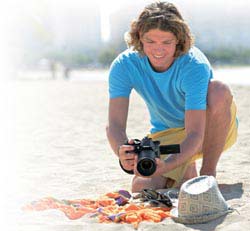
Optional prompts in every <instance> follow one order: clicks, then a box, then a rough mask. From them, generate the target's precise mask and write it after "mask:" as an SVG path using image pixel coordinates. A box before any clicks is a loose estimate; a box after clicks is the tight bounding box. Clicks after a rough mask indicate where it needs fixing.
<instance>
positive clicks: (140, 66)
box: [107, 2, 237, 192]
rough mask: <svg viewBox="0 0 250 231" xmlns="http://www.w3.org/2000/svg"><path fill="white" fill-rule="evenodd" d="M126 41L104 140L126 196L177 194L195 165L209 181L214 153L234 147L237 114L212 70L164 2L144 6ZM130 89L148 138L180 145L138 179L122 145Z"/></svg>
mask: <svg viewBox="0 0 250 231" xmlns="http://www.w3.org/2000/svg"><path fill="white" fill-rule="evenodd" d="M126 41H127V44H128V46H129V47H130V49H128V50H126V51H125V52H123V53H121V54H120V55H119V56H118V57H117V58H116V59H115V60H114V62H113V63H112V66H111V69H110V78H109V93H110V102H109V124H108V126H107V137H108V140H109V142H110V145H111V147H112V149H113V151H114V152H115V154H116V155H117V156H118V158H119V161H120V164H121V167H122V168H123V169H124V170H125V171H127V172H129V171H132V170H133V172H134V174H135V176H134V178H133V181H132V192H139V191H141V190H142V189H144V188H152V189H159V188H166V187H170V186H174V187H178V186H180V185H181V184H182V183H183V182H184V181H186V180H188V179H190V178H193V177H196V176H197V171H196V165H195V160H196V159H197V158H198V157H202V158H203V161H202V166H201V169H200V175H212V176H216V166H217V163H218V160H219V158H220V155H221V153H222V152H223V150H225V149H226V148H228V147H230V146H231V145H232V144H233V143H234V142H235V140H236V136H237V123H236V107H235V104H234V103H233V100H232V95H231V92H230V90H229V88H228V87H227V86H226V85H225V84H223V83H221V82H219V81H212V78H213V72H212V68H211V66H210V64H209V62H208V60H207V59H206V57H205V55H204V54H203V53H202V52H201V51H200V50H199V49H198V48H196V47H194V46H193V38H192V35H191V33H190V30H189V27H188V25H187V24H186V22H185V21H184V20H183V18H182V16H181V14H180V12H179V11H178V9H177V8H176V7H175V6H174V5H173V4H171V3H167V2H157V3H152V4H150V5H148V6H146V7H145V9H144V10H143V11H142V12H141V14H140V15H139V17H138V18H137V19H136V20H135V21H134V22H133V23H132V24H131V28H130V31H129V33H128V34H127V40H126ZM132 89H135V90H136V91H137V92H138V94H140V95H141V97H142V98H143V100H144V101H145V103H146V105H147V107H148V110H149V114H150V122H151V125H152V129H151V134H150V135H149V137H151V138H152V139H154V140H160V142H161V144H171V143H177V142H178V143H180V153H179V154H177V155H174V154H172V155H168V156H167V157H166V156H164V157H161V159H158V158H157V160H156V163H157V169H156V172H155V173H154V174H153V175H152V176H150V177H144V176H141V175H140V174H139V173H138V172H137V170H136V163H137V155H136V154H135V153H133V149H134V147H133V145H128V144H124V141H125V140H127V139H128V137H127V134H126V123H127V115H128V106H129V95H130V92H131V90H132ZM129 144H133V140H132V139H130V140H129Z"/></svg>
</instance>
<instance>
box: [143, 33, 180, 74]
mask: <svg viewBox="0 0 250 231" xmlns="http://www.w3.org/2000/svg"><path fill="white" fill-rule="evenodd" d="M140 39H141V42H142V44H143V51H144V53H145V55H146V56H147V57H148V58H149V61H150V64H151V66H152V67H153V68H154V70H155V71H158V72H163V71H166V70H167V69H168V68H169V67H170V66H171V64H172V63H173V61H174V54H175V51H176V45H177V43H178V41H177V39H176V37H175V35H174V34H173V33H171V32H168V31H162V30H159V29H152V30H149V31H148V32H146V33H144V34H143V35H142V36H141V38H140Z"/></svg>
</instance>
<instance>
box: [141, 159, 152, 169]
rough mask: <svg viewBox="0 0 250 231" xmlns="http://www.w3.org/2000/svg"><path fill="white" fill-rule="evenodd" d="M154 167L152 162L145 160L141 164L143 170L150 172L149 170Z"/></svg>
mask: <svg viewBox="0 0 250 231" xmlns="http://www.w3.org/2000/svg"><path fill="white" fill-rule="evenodd" d="M152 167H153V164H152V161H151V160H144V161H142V163H141V168H142V169H143V170H149V169H152Z"/></svg>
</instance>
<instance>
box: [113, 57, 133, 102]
mask: <svg viewBox="0 0 250 231" xmlns="http://www.w3.org/2000/svg"><path fill="white" fill-rule="evenodd" d="M124 65H125V64H124V63H123V62H122V60H120V59H119V57H118V58H117V59H116V60H114V62H113V63H112V65H111V67H110V72H109V97H110V98H117V97H126V98H128V97H129V95H130V93H131V90H132V85H131V81H130V76H129V72H128V70H127V68H124Z"/></svg>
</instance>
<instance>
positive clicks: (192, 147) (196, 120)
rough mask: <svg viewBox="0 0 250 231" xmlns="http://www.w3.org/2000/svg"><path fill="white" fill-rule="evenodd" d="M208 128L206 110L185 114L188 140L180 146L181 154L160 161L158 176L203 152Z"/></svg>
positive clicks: (190, 111) (191, 111)
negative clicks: (206, 128)
mask: <svg viewBox="0 0 250 231" xmlns="http://www.w3.org/2000/svg"><path fill="white" fill-rule="evenodd" d="M205 127H206V111H205V110H188V111H186V113H185V130H186V134H187V136H186V138H185V139H184V140H183V142H182V143H181V145H180V150H181V152H180V154H177V155H175V154H174V155H170V156H169V157H168V159H167V161H166V162H163V161H160V160H159V161H158V163H157V164H158V170H157V171H156V173H155V174H156V175H162V174H164V173H166V172H169V171H171V170H173V169H175V168H176V167H179V166H180V165H181V164H183V163H185V162H186V161H187V160H188V159H190V158H191V157H192V156H194V155H195V154H196V153H198V152H199V151H201V149H202V144H203V139H204V135H205Z"/></svg>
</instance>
